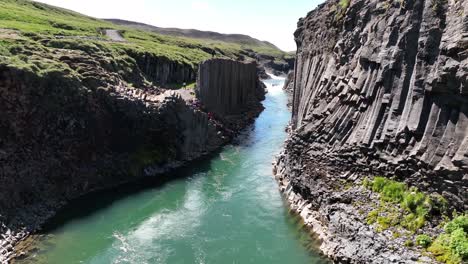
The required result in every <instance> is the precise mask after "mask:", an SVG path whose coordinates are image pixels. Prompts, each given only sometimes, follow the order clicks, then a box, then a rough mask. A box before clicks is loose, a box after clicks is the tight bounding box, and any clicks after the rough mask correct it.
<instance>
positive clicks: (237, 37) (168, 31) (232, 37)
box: [104, 19, 280, 50]
mask: <svg viewBox="0 0 468 264" xmlns="http://www.w3.org/2000/svg"><path fill="white" fill-rule="evenodd" d="M104 20H107V21H109V22H112V23H114V24H116V25H121V26H127V27H131V28H134V29H139V30H145V31H151V32H155V33H158V34H162V35H169V36H177V37H187V38H196V39H209V40H216V41H223V42H230V43H237V44H241V45H252V46H264V47H267V48H272V49H278V50H280V49H279V48H278V47H276V46H275V45H273V44H272V43H270V42H268V41H261V40H258V39H256V38H252V37H251V36H247V35H242V34H222V33H218V32H212V31H201V30H197V29H180V28H162V27H156V26H152V25H148V24H143V23H139V22H133V21H127V20H122V19H104Z"/></svg>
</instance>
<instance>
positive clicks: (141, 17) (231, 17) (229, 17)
mask: <svg viewBox="0 0 468 264" xmlns="http://www.w3.org/2000/svg"><path fill="white" fill-rule="evenodd" d="M39 1H40V2H44V3H48V4H51V5H56V6H60V7H64V8H68V9H71V10H74V11H77V12H80V13H83V14H86V15H89V16H93V17H98V18H120V19H126V20H132V21H138V22H143V23H147V24H151V25H155V26H160V27H178V28H195V29H201V30H210V31H216V32H221V33H240V34H247V35H250V36H252V37H255V38H258V39H261V40H267V41H270V42H272V43H273V44H275V45H277V46H278V47H279V48H281V49H283V50H286V51H291V50H295V49H296V45H295V43H294V39H293V35H292V34H293V33H294V31H295V29H296V25H297V20H298V19H299V18H300V17H303V16H305V15H306V14H307V13H308V12H309V11H311V10H312V9H314V8H315V7H316V6H317V4H319V3H321V2H323V0H292V1H291V0H290V1H285V0H281V1H280V0H39Z"/></svg>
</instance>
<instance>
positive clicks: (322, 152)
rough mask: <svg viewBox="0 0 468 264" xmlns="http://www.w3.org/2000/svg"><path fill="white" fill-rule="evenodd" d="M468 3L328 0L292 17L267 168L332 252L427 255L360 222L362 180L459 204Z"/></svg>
mask: <svg viewBox="0 0 468 264" xmlns="http://www.w3.org/2000/svg"><path fill="white" fill-rule="evenodd" d="M467 12H468V2H467V1H456V0H449V1H440V0H403V1H380V0H351V1H337V0H330V1H327V2H326V3H325V4H322V5H320V6H319V7H318V8H317V9H316V10H314V11H312V12H310V13H309V14H308V15H307V17H305V18H303V19H301V20H300V21H299V23H298V30H297V31H296V33H295V37H296V42H297V45H298V51H297V56H296V65H295V72H294V78H293V81H292V82H291V83H292V86H293V87H294V88H293V106H292V112H293V116H292V123H291V128H290V137H289V139H288V140H287V142H286V144H285V150H284V153H283V154H282V155H281V156H280V157H279V158H278V160H277V162H276V163H275V166H276V167H275V171H276V172H277V178H278V180H279V181H280V183H281V184H282V188H283V190H286V189H287V191H286V195H287V197H288V198H290V201H291V202H292V205H293V207H294V208H295V209H296V210H298V211H299V212H301V214H302V215H303V216H304V218H305V219H306V223H308V224H310V225H312V226H314V230H315V231H317V232H319V233H321V234H322V239H323V246H322V249H323V251H324V252H325V253H326V254H327V255H328V256H329V257H330V258H331V259H332V260H334V261H336V262H339V263H340V262H344V263H348V262H351V263H385V262H404V263H411V262H414V261H417V259H418V258H419V260H420V261H425V260H424V257H420V254H419V253H418V252H417V251H418V250H416V251H414V250H413V249H408V248H406V247H404V246H403V243H402V242H401V241H400V240H398V239H395V238H392V237H391V236H386V234H385V232H383V233H381V232H378V231H377V230H373V229H372V227H369V226H368V225H367V224H366V223H365V222H366V221H365V219H364V218H363V217H362V215H361V214H359V213H358V210H360V209H364V212H366V210H365V209H366V208H362V206H356V203H358V204H362V203H366V202H369V201H373V200H374V199H372V194H371V193H369V192H368V191H366V190H365V189H363V188H362V186H361V183H362V181H363V179H364V178H366V177H370V178H371V177H374V176H377V175H380V176H387V177H391V178H393V179H396V180H398V181H402V182H405V183H406V184H407V185H408V186H415V187H417V188H418V189H419V190H421V191H424V192H426V193H428V194H431V195H432V194H440V195H442V196H443V197H445V199H447V201H448V203H449V206H450V207H451V208H452V209H457V210H459V211H465V210H467V209H468V196H467V195H468V176H467V175H468V165H467V164H468V163H467V162H468V158H467V157H468V152H467V150H468V149H467V147H466V146H467V144H468V121H467V120H468V119H467V118H468V110H467V105H468V97H467V90H466V89H467V87H468V79H467V78H468V45H467V44H468V17H467V16H466V14H467ZM348 184H349V185H350V186H349V189H346V190H344V189H343V188H344V185H348ZM369 195H370V196H369ZM377 200H378V199H377ZM364 215H366V214H364ZM435 225H436V223H428V224H427V225H426V226H425V227H424V228H426V229H431V228H433V227H434V228H435ZM434 232H436V233H437V231H434ZM419 251H421V250H419ZM418 256H419V257H418Z"/></svg>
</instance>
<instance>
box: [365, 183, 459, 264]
mask: <svg viewBox="0 0 468 264" xmlns="http://www.w3.org/2000/svg"><path fill="white" fill-rule="evenodd" d="M363 185H364V186H365V187H366V188H368V189H369V190H372V191H373V192H376V193H379V195H380V204H379V206H378V208H377V209H375V210H373V211H371V212H369V214H368V216H367V220H368V224H374V223H376V224H377V226H378V230H380V231H383V230H386V229H388V228H390V227H393V228H394V235H395V234H397V236H399V235H400V233H397V232H398V231H395V230H398V229H400V230H401V228H403V229H406V230H408V231H410V233H420V234H419V235H417V236H416V238H415V241H414V242H415V243H414V242H413V241H408V243H407V246H411V245H414V244H416V245H419V246H421V247H423V248H426V249H427V251H428V252H431V253H432V254H433V255H434V256H435V257H436V259H437V260H438V261H441V262H444V263H450V264H457V263H462V261H466V260H467V259H468V214H466V213H465V214H461V215H459V214H458V213H456V212H454V213H452V215H453V219H452V220H451V221H448V219H449V217H448V215H450V214H449V212H448V205H447V201H445V199H444V198H443V197H442V196H440V195H427V194H426V193H423V192H420V191H419V190H418V189H417V188H414V187H411V188H409V187H408V186H407V185H406V184H404V183H402V182H398V181H394V180H390V179H388V178H384V177H375V178H374V179H373V180H368V179H367V178H366V179H365V180H364V182H363ZM428 222H432V224H434V223H440V224H439V226H442V227H443V228H442V232H440V234H439V235H437V236H435V235H432V234H431V235H429V234H425V233H421V232H423V229H422V228H423V227H424V226H425V225H426V224H427V223H428Z"/></svg>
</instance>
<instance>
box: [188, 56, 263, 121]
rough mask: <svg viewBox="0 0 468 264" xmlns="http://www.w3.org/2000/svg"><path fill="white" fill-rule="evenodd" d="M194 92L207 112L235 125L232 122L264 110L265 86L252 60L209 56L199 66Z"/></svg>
mask: <svg viewBox="0 0 468 264" xmlns="http://www.w3.org/2000/svg"><path fill="white" fill-rule="evenodd" d="M196 94H197V98H198V99H199V101H200V103H201V104H202V105H203V107H204V108H206V110H207V111H208V112H211V113H213V114H214V115H215V116H216V117H217V118H221V119H223V120H225V121H226V122H227V123H230V124H232V126H233V127H234V128H235V127H238V125H235V124H234V123H237V122H241V123H244V122H243V121H245V120H251V119H252V117H254V116H256V115H258V113H259V112H260V111H261V110H263V106H262V104H261V103H260V102H261V101H262V100H263V99H264V98H265V86H264V84H263V83H262V82H260V80H259V77H258V75H257V64H256V63H255V62H251V63H244V62H239V61H234V60H229V59H211V60H207V61H204V62H202V63H201V64H200V66H199V69H198V78H197V88H196ZM233 121H234V122H233ZM242 126H243V125H241V127H242Z"/></svg>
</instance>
